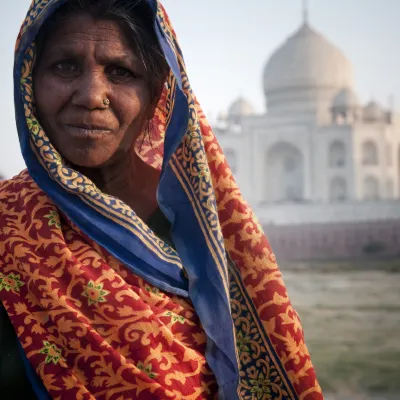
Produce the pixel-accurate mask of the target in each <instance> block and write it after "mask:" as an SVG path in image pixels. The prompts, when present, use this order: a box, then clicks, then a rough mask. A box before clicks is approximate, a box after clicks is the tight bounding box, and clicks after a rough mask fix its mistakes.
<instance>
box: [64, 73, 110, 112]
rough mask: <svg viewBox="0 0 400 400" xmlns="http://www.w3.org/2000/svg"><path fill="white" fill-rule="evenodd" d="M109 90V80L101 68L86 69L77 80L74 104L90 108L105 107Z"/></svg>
mask: <svg viewBox="0 0 400 400" xmlns="http://www.w3.org/2000/svg"><path fill="white" fill-rule="evenodd" d="M107 91H108V82H107V80H106V79H105V76H104V73H102V72H101V71H100V70H92V71H85V72H84V73H83V74H82V76H81V79H79V80H78V81H77V87H76V91H75V93H74V94H73V96H72V104H73V105H74V106H78V107H84V108H86V109H88V110H95V109H103V108H105V105H104V99H106V98H107V97H108V96H107Z"/></svg>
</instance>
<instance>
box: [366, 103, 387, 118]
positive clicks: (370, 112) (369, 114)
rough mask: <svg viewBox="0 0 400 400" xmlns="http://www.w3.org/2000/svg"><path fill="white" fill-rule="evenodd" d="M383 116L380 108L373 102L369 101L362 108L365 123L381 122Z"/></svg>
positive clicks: (383, 113)
mask: <svg viewBox="0 0 400 400" xmlns="http://www.w3.org/2000/svg"><path fill="white" fill-rule="evenodd" d="M384 115H385V112H384V110H383V109H382V107H381V106H380V105H379V104H378V103H377V102H375V101H370V102H369V103H368V104H367V105H366V106H365V108H364V111H363V116H364V119H365V120H366V121H370V122H375V121H381V120H382V119H383V117H384Z"/></svg>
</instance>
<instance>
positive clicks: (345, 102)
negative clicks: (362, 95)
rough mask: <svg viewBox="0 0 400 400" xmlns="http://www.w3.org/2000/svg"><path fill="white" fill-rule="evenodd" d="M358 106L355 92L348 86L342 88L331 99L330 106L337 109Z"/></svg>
mask: <svg viewBox="0 0 400 400" xmlns="http://www.w3.org/2000/svg"><path fill="white" fill-rule="evenodd" d="M358 106H359V102H358V99H357V96H356V94H355V93H354V92H353V91H352V90H351V89H348V88H343V89H342V90H340V91H339V93H338V94H337V95H336V96H335V98H334V99H333V104H332V108H333V109H334V110H338V111H341V110H343V111H345V110H349V109H354V108H356V107H358Z"/></svg>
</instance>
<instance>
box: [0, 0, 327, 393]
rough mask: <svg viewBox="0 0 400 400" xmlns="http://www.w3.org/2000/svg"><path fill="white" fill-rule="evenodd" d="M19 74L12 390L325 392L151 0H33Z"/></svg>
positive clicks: (7, 269)
mask: <svg viewBox="0 0 400 400" xmlns="http://www.w3.org/2000/svg"><path fill="white" fill-rule="evenodd" d="M14 79H15V107H16V115H17V126H18V132H19V137H20V143H21V149H22V153H23V156H24V158H25V161H26V164H27V167H28V168H27V170H26V171H23V172H22V173H21V174H20V175H18V176H17V177H15V178H13V179H11V180H9V181H5V182H3V183H1V186H0V210H1V216H0V300H1V302H2V305H3V307H4V310H5V311H4V313H6V314H7V316H8V317H7V319H6V320H5V321H4V323H5V324H6V327H5V328H4V329H3V331H4V332H3V333H5V334H6V336H7V340H8V341H9V343H11V342H12V339H10V337H11V338H12V335H11V334H10V327H11V324H12V327H13V328H14V331H15V332H16V335H17V337H18V341H19V343H20V345H21V346H20V348H21V360H22V361H23V362H24V369H23V370H21V369H19V371H20V372H19V373H17V374H11V373H10V374H9V375H11V376H17V377H18V378H17V379H18V387H24V385H23V382H24V379H28V380H29V384H27V386H26V387H27V390H29V389H30V388H31V387H32V388H33V391H34V394H32V398H35V396H36V397H37V398H40V399H42V398H43V399H45V398H54V399H145V400H147V399H214V398H217V397H218V398H219V399H227V400H231V399H275V398H276V399H322V394H321V391H320V388H319V386H318V383H317V381H316V378H315V373H314V370H313V368H312V364H311V361H310V359H309V355H308V352H307V349H306V347H305V345H304V341H303V334H302V329H301V326H300V323H299V320H298V317H297V314H296V313H295V311H294V310H293V308H292V306H291V304H290V302H289V299H288V297H287V294H286V290H285V287H284V285H283V282H282V280H281V275H280V272H279V269H278V267H277V265H276V263H275V258H274V256H273V254H272V253H271V251H270V248H269V246H268V243H267V240H266V239H265V237H264V235H263V233H262V230H261V227H260V226H259V224H258V223H257V221H256V219H255V217H254V215H253V213H252V211H251V210H250V208H249V207H248V205H247V204H246V203H245V202H244V201H243V200H242V198H241V195H240V192H239V190H238V188H237V186H236V184H235V182H234V179H233V177H232V174H231V172H230V170H229V167H228V166H227V164H226V161H225V159H224V156H223V154H222V152H221V150H220V148H219V146H218V143H217V141H216V139H215V137H214V135H213V133H212V131H211V129H210V127H209V125H208V124H207V121H206V118H205V117H204V114H203V113H202V111H201V108H200V106H199V104H198V103H197V101H196V98H195V97H194V94H193V92H192V90H191V87H190V84H189V81H188V79H187V75H186V71H185V66H184V62H183V57H182V53H181V51H180V49H179V46H178V43H177V41H176V37H175V34H174V31H173V30H172V28H171V25H170V22H169V20H168V18H167V16H166V13H165V11H164V9H163V8H162V6H161V5H160V3H159V2H158V1H156V0H142V1H136V0H97V1H96V0H91V1H89V0H80V1H71V0H70V1H65V0H64V1H62V0H35V1H34V2H33V3H32V6H31V9H30V10H29V12H28V16H27V19H26V21H25V22H24V24H23V26H22V29H21V33H20V36H19V38H18V41H17V46H16V58H15V73H14ZM8 321H10V322H9V324H10V325H8V328H7V324H8ZM10 335H11V336H10ZM10 351H14V352H17V351H18V349H17V350H15V348H12V349H11V350H10ZM2 352H3V355H4V353H5V352H4V350H2ZM6 355H7V354H6ZM9 358H11V359H12V360H14V361H15V360H17V359H18V357H17V356H12V357H9ZM5 361H6V360H3V367H4V365H5V364H4V362H5ZM15 368H16V370H18V367H15ZM21 371H22V372H21ZM3 381H4V379H3ZM8 386H10V385H8ZM11 386H12V384H11ZM11 389H12V390H13V395H14V397H15V393H16V392H15V390H16V389H17V385H16V384H15V383H14V386H13V387H12V388H11ZM3 393H4V392H3ZM24 396H25V397H23V398H29V395H28V394H25V395H24ZM17 397H18V396H17Z"/></svg>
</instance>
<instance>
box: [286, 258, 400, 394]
mask: <svg viewBox="0 0 400 400" xmlns="http://www.w3.org/2000/svg"><path fill="white" fill-rule="evenodd" d="M282 270H283V274H284V279H285V282H286V285H287V287H288V291H289V295H290V297H291V299H292V302H293V305H294V307H295V308H296V310H297V311H298V313H299V315H300V318H301V321H302V325H303V328H304V331H305V335H306V343H307V346H308V347H309V349H310V351H311V356H312V361H313V364H314V366H315V368H316V371H317V376H318V379H319V381H320V384H321V386H322V388H323V391H324V393H325V394H329V396H330V397H329V396H328V397H329V399H335V400H336V399H341V400H342V399H346V400H347V399H349V400H350V399H353V398H354V399H357V400H358V399H363V400H364V399H367V400H370V399H371V400H372V399H374V400H375V399H380V400H383V399H400V260H384V261H382V260H381V261H377V260H375V261H368V262H364V263H359V262H355V263H354V262H353V263H351V262H343V261H340V262H337V263H336V262H329V263H311V264H304V263H302V264H296V265H291V266H290V268H289V267H288V266H287V265H285V266H283V267H282Z"/></svg>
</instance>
